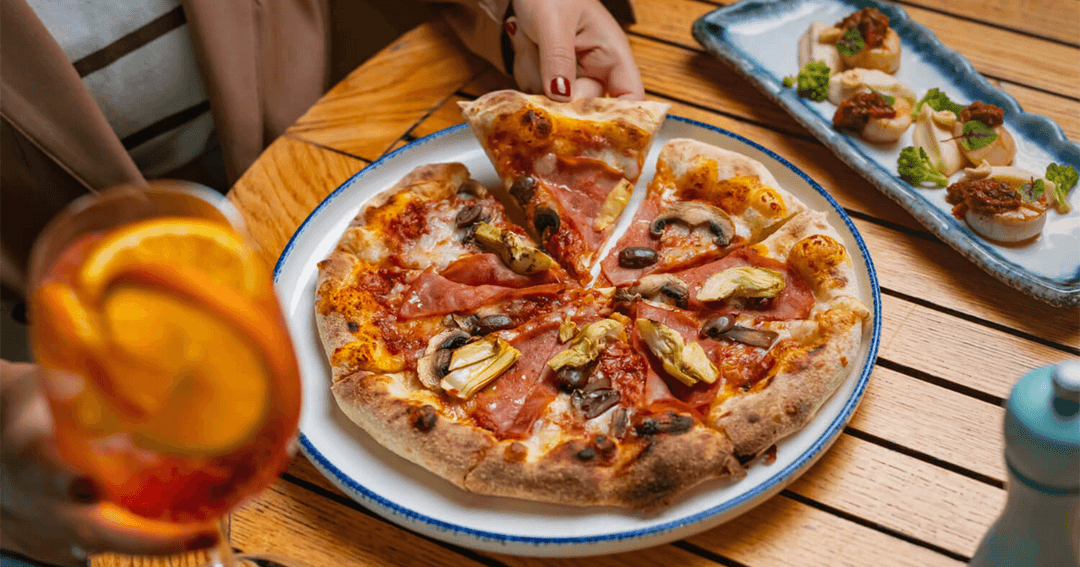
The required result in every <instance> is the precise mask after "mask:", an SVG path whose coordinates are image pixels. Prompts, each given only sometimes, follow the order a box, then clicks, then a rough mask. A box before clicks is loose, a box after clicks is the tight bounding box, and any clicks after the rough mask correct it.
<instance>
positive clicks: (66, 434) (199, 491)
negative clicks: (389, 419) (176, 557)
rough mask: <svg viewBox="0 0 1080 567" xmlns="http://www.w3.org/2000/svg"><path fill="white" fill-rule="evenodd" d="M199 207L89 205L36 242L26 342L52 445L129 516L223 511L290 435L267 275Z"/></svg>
mask: <svg viewBox="0 0 1080 567" xmlns="http://www.w3.org/2000/svg"><path fill="white" fill-rule="evenodd" d="M212 196H213V195H212ZM206 199H207V197H206V196H200V195H199V194H197V193H194V192H192V191H188V190H181V189H179V188H176V187H170V188H161V187H151V188H150V189H139V190H132V189H130V188H125V189H120V190H116V191H111V192H107V193H105V194H102V195H98V196H94V197H88V200H89V201H90V203H89V204H87V203H81V204H78V205H76V206H75V207H73V208H72V209H71V210H68V211H66V212H65V213H63V214H62V215H61V216H60V217H58V218H57V219H56V220H54V221H53V223H52V224H50V226H49V227H48V228H47V229H46V233H45V235H44V236H43V240H42V242H40V243H39V244H38V245H37V246H36V247H35V252H34V258H33V260H32V261H33V265H32V271H31V279H32V283H33V290H32V295H31V346H32V348H33V351H34V356H35V358H36V359H37V361H38V362H39V363H40V364H41V365H42V367H43V368H45V370H46V381H45V382H46V391H47V393H48V396H49V401H50V404H51V408H52V413H53V417H54V420H55V423H56V442H57V445H58V447H59V450H60V452H61V454H62V456H63V457H64V459H65V460H67V461H68V462H70V463H71V464H72V465H73V466H75V467H76V468H78V469H80V470H81V471H83V472H85V473H87V474H89V475H90V476H91V477H93V478H94V479H95V480H96V481H97V482H98V483H99V484H100V485H101V486H102V488H103V489H104V491H105V497H106V501H107V502H109V503H111V504H112V505H114V510H113V511H114V514H117V515H119V516H120V517H127V518H129V519H130V520H131V521H132V522H131V523H138V522H141V521H142V520H141V519H140V518H138V517H141V518H146V519H150V520H154V521H163V522H166V523H189V522H212V521H214V520H215V519H217V518H220V517H221V516H223V515H224V514H225V513H226V512H228V511H229V510H230V509H232V508H233V507H235V506H236V505H237V504H239V503H240V502H242V501H243V500H244V499H246V498H248V497H250V496H252V495H254V494H255V493H257V492H258V491H260V490H262V489H263V488H265V487H266V486H267V485H269V484H270V483H271V482H272V481H273V480H274V478H276V476H277V475H278V473H279V472H280V471H281V470H282V468H284V466H285V463H286V461H287V459H288V444H289V442H290V440H291V439H292V438H293V436H294V435H295V433H296V428H297V422H298V420H299V415H300V382H299V371H298V369H297V365H296V361H295V357H294V355H293V350H292V345H291V342H290V339H289V336H288V332H287V330H286V326H285V323H284V320H283V318H282V316H281V312H280V309H279V307H278V304H277V300H276V297H275V295H274V292H273V284H272V281H271V278H270V274H269V270H268V268H267V266H266V264H265V262H264V261H263V260H262V259H261V258H260V257H259V256H258V254H257V253H256V252H255V251H254V250H253V249H252V248H251V247H250V246H249V245H248V244H247V242H246V241H245V239H244V238H243V237H242V236H241V235H240V234H239V233H238V232H237V231H236V230H235V229H234V228H233V226H231V225H230V223H229V222H228V220H229V219H228V218H227V215H224V214H223V213H222V212H221V211H220V210H219V209H218V208H217V207H214V206H209V205H208V204H207V201H206ZM225 204H227V203H225ZM219 205H223V204H221V203H219ZM131 514H133V515H134V516H131ZM151 525H152V524H151Z"/></svg>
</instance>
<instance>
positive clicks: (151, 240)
mask: <svg viewBox="0 0 1080 567" xmlns="http://www.w3.org/2000/svg"><path fill="white" fill-rule="evenodd" d="M143 262H156V263H165V264H173V265H183V266H192V267H195V268H197V269H198V270H199V271H201V272H203V273H204V274H206V275H208V276H210V278H211V279H213V280H215V281H217V282H219V283H221V284H223V285H225V286H227V287H230V288H232V289H234V290H236V291H238V292H240V293H242V294H244V295H248V296H252V297H260V296H262V295H263V294H265V293H267V291H266V288H267V287H268V286H269V285H270V284H269V281H268V278H267V276H266V269H265V265H264V264H263V263H262V260H260V259H259V257H258V256H257V255H256V254H255V252H254V251H253V250H252V249H251V248H250V247H249V246H247V244H246V243H245V242H244V240H243V238H241V237H240V235H238V234H237V233H236V232H235V231H233V230H232V228H231V227H229V226H228V225H225V224H222V223H219V222H215V221H209V220H203V219H197V218H188V217H160V218H155V219H150V220H144V221H140V222H135V223H132V224H130V225H127V226H124V227H123V228H120V229H118V230H116V231H113V232H111V233H109V234H108V235H106V236H105V238H103V239H102V240H101V241H100V242H98V243H97V245H96V246H94V247H93V249H92V251H91V252H90V257H88V258H87V259H86V261H85V262H83V264H82V266H81V267H80V268H79V272H78V276H77V282H78V284H79V292H80V295H83V296H85V297H87V298H90V299H91V301H93V300H96V299H97V298H100V297H101V292H102V291H103V290H104V288H105V287H107V286H108V285H109V282H111V281H112V279H113V277H114V276H115V275H116V272H117V270H119V269H121V268H122V267H125V266H129V265H131V264H138V263H143Z"/></svg>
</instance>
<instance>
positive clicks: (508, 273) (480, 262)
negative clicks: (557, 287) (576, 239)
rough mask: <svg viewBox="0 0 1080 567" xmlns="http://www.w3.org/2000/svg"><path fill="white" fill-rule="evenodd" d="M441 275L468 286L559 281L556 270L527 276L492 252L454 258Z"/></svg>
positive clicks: (516, 284)
mask: <svg viewBox="0 0 1080 567" xmlns="http://www.w3.org/2000/svg"><path fill="white" fill-rule="evenodd" d="M439 275H441V276H442V277H444V278H446V279H448V280H450V281H452V282H456V283H459V284H465V285H470V286H481V285H497V286H503V287H513V288H523V287H532V286H537V285H542V284H549V283H556V282H558V281H560V278H559V276H558V275H557V274H556V270H554V269H550V270H544V271H542V272H538V273H535V274H531V275H528V276H525V275H521V274H518V273H516V272H514V271H513V270H511V269H510V268H508V267H506V264H504V263H503V261H502V260H500V259H499V257H498V256H496V255H494V254H473V255H470V256H466V257H464V258H460V259H458V260H454V261H453V262H451V263H450V265H449V266H447V267H446V269H444V270H443V271H442V272H440V273H439Z"/></svg>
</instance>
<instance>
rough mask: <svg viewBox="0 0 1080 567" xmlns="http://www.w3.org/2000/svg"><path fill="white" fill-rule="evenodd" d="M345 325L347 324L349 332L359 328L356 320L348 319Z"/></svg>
mask: <svg viewBox="0 0 1080 567" xmlns="http://www.w3.org/2000/svg"><path fill="white" fill-rule="evenodd" d="M347 325H348V326H349V332H350V333H355V332H357V331H359V330H360V324H359V323H357V322H356V321H349V322H348V323H347Z"/></svg>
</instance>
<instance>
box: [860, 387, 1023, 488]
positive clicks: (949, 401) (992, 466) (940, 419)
mask: <svg viewBox="0 0 1080 567" xmlns="http://www.w3.org/2000/svg"><path fill="white" fill-rule="evenodd" d="M1004 416H1005V409H1004V408H1002V407H1001V406H996V405H993V404H989V403H987V402H985V401H982V400H977V399H975V398H972V397H971V396H965V395H963V394H959V393H956V392H953V391H951V390H947V389H945V388H942V387H940V386H935V385H933V384H929V383H927V382H923V381H921V380H918V379H916V378H912V377H911V376H907V375H905V374H902V373H900V372H896V371H894V370H890V369H888V368H884V367H881V366H878V367H876V368H875V369H874V373H873V374H872V375H871V376H870V384H869V386H867V388H866V394H865V397H864V398H863V400H862V403H860V404H859V411H858V412H856V413H855V417H854V418H853V419H852V420H851V423H850V424H849V425H850V427H851V428H854V429H856V430H858V431H863V432H866V433H870V434H872V435H875V436H877V437H880V438H882V439H885V440H887V441H891V442H893V443H895V444H897V445H899V446H901V447H903V448H906V449H912V450H915V451H919V452H922V453H925V454H927V455H929V456H931V457H935V458H938V459H940V460H942V461H944V462H947V463H951V464H955V465H959V466H961V467H964V468H966V469H969V470H971V471H974V472H976V473H979V474H982V475H985V476H987V477H990V478H992V479H994V480H997V481H1004V480H1005V459H1004V458H1003V456H1002V455H1004V454H1005V453H1004V451H1005V443H1004V439H1003V438H1002V436H1001V435H998V434H996V433H998V432H999V431H1000V430H1001V429H1002V427H1003V424H1004V421H1003V420H1004Z"/></svg>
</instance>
